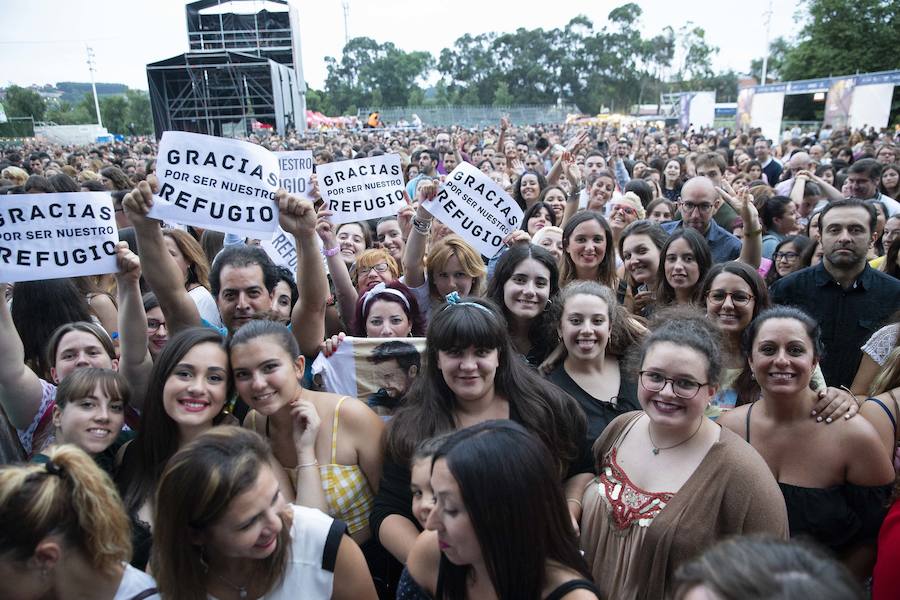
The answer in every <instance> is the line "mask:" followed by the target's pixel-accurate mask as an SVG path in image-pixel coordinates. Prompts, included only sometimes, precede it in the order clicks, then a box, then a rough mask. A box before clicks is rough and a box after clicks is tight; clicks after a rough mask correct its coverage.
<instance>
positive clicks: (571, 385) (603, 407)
mask: <svg viewBox="0 0 900 600" xmlns="http://www.w3.org/2000/svg"><path fill="white" fill-rule="evenodd" d="M547 379H548V380H550V381H551V382H553V383H554V384H556V385H557V386H559V387H560V388H562V389H563V390H564V391H565V392H567V393H568V394H569V395H570V396H572V397H573V398H575V400H576V401H577V402H578V404H580V405H581V408H582V410H584V413H585V414H586V415H587V420H588V426H587V436H588V444H589V445H590V446H593V444H594V441H596V439H597V438H598V437H600V434H601V433H603V430H604V429H606V426H607V425H609V423H610V421H612V420H613V419H615V418H616V417H618V416H619V415H621V414H624V413H627V412H629V411H632V410H640V409H641V406H640V404H639V403H638V400H637V385H636V382H635V381H633V380H632V379H630V378H629V376H628V373H626V372H625V370H624V369H623V367H622V363H621V362H620V363H619V391H618V393H617V394H616V397H615V398H610V399H600V398H594V397H593V396H591V395H590V394H588V393H587V392H586V391H584V390H583V389H582V388H581V386H579V385H578V384H577V383H575V381H574V380H573V379H572V378H571V377H570V376H569V374H568V373H567V372H566V369H565V367H564V366H563V365H562V364H560V365H559V366H558V367H556V369H554V370H553V372H551V373H550V374H549V375H548V376H547Z"/></svg>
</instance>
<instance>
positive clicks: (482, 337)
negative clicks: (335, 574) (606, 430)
mask: <svg viewBox="0 0 900 600" xmlns="http://www.w3.org/2000/svg"><path fill="white" fill-rule="evenodd" d="M491 419H511V420H514V421H516V422H518V423H521V424H522V425H523V426H524V427H525V428H526V429H528V430H529V431H532V432H534V433H535V434H537V436H538V437H539V438H540V439H541V440H542V441H543V442H544V444H545V445H546V446H547V448H548V449H549V450H550V452H551V454H552V455H553V456H554V457H555V458H556V460H557V461H558V465H559V477H560V480H568V482H567V489H568V488H569V487H572V488H578V489H579V490H580V488H579V485H583V478H582V479H581V480H579V476H578V474H579V473H585V472H587V471H590V464H589V462H590V461H589V459H587V456H586V452H587V451H588V450H587V448H586V446H585V441H584V440H585V417H584V412H583V411H582V410H581V409H580V408H579V407H578V405H577V403H576V402H575V401H574V400H573V399H572V398H571V397H569V396H568V394H566V393H565V392H563V391H561V390H560V389H559V388H557V387H556V386H554V385H553V384H551V383H549V382H547V381H545V380H544V379H542V378H541V377H540V376H539V375H538V374H537V373H536V372H535V371H533V370H532V369H530V368H529V367H528V366H527V365H526V364H525V361H523V360H521V358H520V357H519V356H518V353H517V352H516V350H515V348H514V347H513V344H512V339H511V337H510V334H509V328H508V325H507V323H506V320H505V319H503V317H502V316H501V314H500V312H499V310H498V309H497V308H496V306H495V305H494V304H493V303H492V302H490V301H487V300H481V299H477V298H464V299H460V298H458V297H457V296H454V295H451V296H450V297H449V298H448V300H447V304H445V305H444V306H443V307H442V308H441V309H440V310H439V311H437V312H436V314H434V315H433V316H432V320H431V322H430V323H429V325H428V333H427V335H426V353H425V355H424V356H423V364H422V369H421V370H420V372H419V375H418V376H417V377H416V379H415V383H414V384H413V387H412V389H410V391H409V392H408V393H407V395H406V398H405V400H404V402H403V404H402V405H401V406H400V408H399V409H398V410H397V411H396V412H395V414H394V418H393V419H392V420H391V421H390V422H389V423H388V426H387V431H386V436H385V444H386V448H385V463H384V470H383V476H382V480H381V485H380V486H379V491H378V494H377V495H376V497H375V506H374V509H373V511H372V516H371V520H370V524H371V526H372V529H373V533H374V534H375V535H376V536H377V537H378V538H379V540H380V541H381V543H382V545H384V547H385V548H386V549H387V550H388V551H389V552H391V554H393V555H394V556H395V557H396V558H397V559H398V560H400V562H405V561H406V556H407V554H408V553H409V550H410V548H411V547H412V545H413V542H414V541H415V538H416V536H417V535H418V527H417V524H416V520H415V517H414V516H413V515H412V513H411V510H410V507H411V504H412V496H411V493H410V488H409V485H410V460H411V458H412V456H413V454H414V452H415V448H416V446H417V445H418V443H419V442H421V441H422V440H424V439H427V438H430V437H433V436H435V435H438V434H441V433H445V432H448V431H453V430H456V429H460V428H464V427H469V426H471V425H474V424H476V423H480V422H482V421H488V420H491ZM586 459H587V460H586ZM588 478H589V477H588ZM570 492H571V493H569V494H567V495H568V496H569V497H573V495H574V496H577V495H579V493H580V492H577V491H575V489H572V490H570ZM569 508H570V511H573V516H580V510H578V511H577V514H574V513H575V512H576V509H577V508H578V507H577V506H570V507H569Z"/></svg>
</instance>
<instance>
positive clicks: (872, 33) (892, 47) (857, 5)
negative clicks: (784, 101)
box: [779, 0, 900, 81]
mask: <svg viewBox="0 0 900 600" xmlns="http://www.w3.org/2000/svg"><path fill="white" fill-rule="evenodd" d="M804 5H805V8H806V9H807V12H808V17H807V19H806V22H805V24H804V26H803V28H802V29H801V30H800V35H799V36H798V41H797V44H796V45H795V46H794V47H793V48H790V49H789V50H788V51H787V52H786V53H785V56H784V63H783V64H782V65H781V66H780V69H779V74H780V75H781V79H782V80H784V81H791V80H796V79H810V78H815V77H828V76H830V75H850V74H853V73H856V72H871V71H885V70H890V69H896V68H897V48H898V46H900V6H898V3H897V0H857V1H856V2H844V1H843V0H806V1H805V3H804Z"/></svg>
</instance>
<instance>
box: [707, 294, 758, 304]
mask: <svg viewBox="0 0 900 600" xmlns="http://www.w3.org/2000/svg"><path fill="white" fill-rule="evenodd" d="M729 296H730V297H731V302H732V304H734V305H735V306H747V305H748V304H750V301H751V300H753V294H748V293H747V292H726V291H725V290H710V291H708V292H706V301H707V302H708V303H709V304H714V305H716V306H718V305H719V304H725V299H726V298H728V297H729Z"/></svg>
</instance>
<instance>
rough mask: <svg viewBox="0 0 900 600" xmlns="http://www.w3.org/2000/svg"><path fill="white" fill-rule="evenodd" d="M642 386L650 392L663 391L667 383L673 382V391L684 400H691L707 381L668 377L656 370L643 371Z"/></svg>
mask: <svg viewBox="0 0 900 600" xmlns="http://www.w3.org/2000/svg"><path fill="white" fill-rule="evenodd" d="M640 374H641V387H643V388H644V389H645V390H647V391H648V392H661V391H663V389H664V388H665V387H666V383H671V384H672V392H673V393H674V394H675V395H676V396H678V397H679V398H682V399H684V400H690V399H691V398H693V397H694V396H696V395H697V392H699V391H700V388H701V387H703V386H704V385H707V384H706V383H698V382H696V381H694V380H693V379H687V378H685V377H666V376H665V375H663V374H662V373H657V372H656V371H641V373H640Z"/></svg>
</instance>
